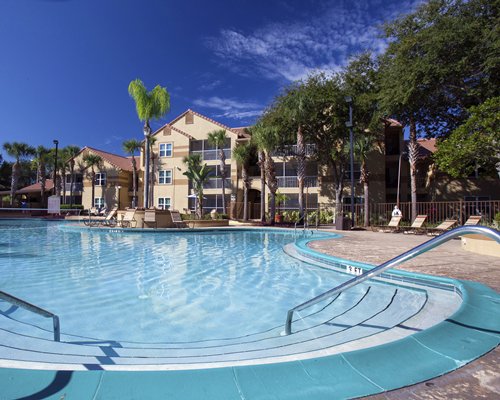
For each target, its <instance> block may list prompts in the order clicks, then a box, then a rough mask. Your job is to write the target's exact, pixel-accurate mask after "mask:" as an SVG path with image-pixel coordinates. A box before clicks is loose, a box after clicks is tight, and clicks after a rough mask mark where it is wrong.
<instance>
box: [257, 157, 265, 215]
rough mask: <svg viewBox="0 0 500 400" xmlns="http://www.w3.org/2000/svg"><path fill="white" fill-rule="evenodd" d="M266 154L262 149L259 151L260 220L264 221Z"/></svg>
mask: <svg viewBox="0 0 500 400" xmlns="http://www.w3.org/2000/svg"><path fill="white" fill-rule="evenodd" d="M265 160H266V155H265V153H264V152H263V151H259V162H258V164H259V168H260V221H261V222H266V167H265Z"/></svg>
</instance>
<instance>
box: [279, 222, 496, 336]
mask: <svg viewBox="0 0 500 400" xmlns="http://www.w3.org/2000/svg"><path fill="white" fill-rule="evenodd" d="M470 233H476V234H480V235H484V236H488V237H490V238H492V239H494V240H496V241H497V242H498V243H500V233H499V232H498V231H496V230H494V229H491V228H487V227H485V226H461V227H458V228H455V229H453V230H451V231H448V232H445V233H443V234H441V235H439V236H437V237H435V238H433V239H431V240H428V241H427V242H425V243H422V244H420V245H418V246H417V247H414V248H413V249H411V250H408V251H407V252H405V253H403V254H400V255H399V256H396V257H394V258H392V259H391V260H389V261H386V262H385V263H383V264H380V265H379V266H377V267H375V268H373V269H370V270H369V271H366V272H365V273H363V274H361V275H359V276H356V277H355V278H353V279H350V280H348V281H346V282H344V283H342V284H341V285H339V286H337V287H334V288H333V289H330V290H328V291H326V292H324V293H322V294H320V295H318V296H316V297H314V298H312V299H310V300H308V301H306V302H304V303H302V304H299V305H298V306H295V307H294V308H291V309H290V310H288V313H287V316H286V322H285V333H286V334H287V335H289V334H291V333H292V318H293V313H294V312H295V311H302V310H304V309H305V308H308V307H311V306H313V305H314V304H317V303H319V302H320V301H322V300H325V299H327V298H329V297H333V296H335V295H336V294H338V293H340V292H342V291H344V290H346V289H349V288H351V287H353V286H356V285H358V284H360V283H361V282H364V281H366V280H368V279H371V278H374V277H376V276H377V275H380V274H381V273H382V272H384V271H385V270H387V269H389V268H393V267H395V266H397V265H399V264H401V263H403V262H405V261H408V260H410V259H412V258H414V257H417V256H418V255H420V254H422V253H425V252H426V251H429V250H432V249H434V248H435V247H437V246H440V245H441V244H443V243H445V242H447V241H449V240H451V239H453V238H455V237H457V236H462V235H466V234H470Z"/></svg>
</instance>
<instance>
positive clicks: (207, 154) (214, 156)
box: [190, 149, 231, 161]
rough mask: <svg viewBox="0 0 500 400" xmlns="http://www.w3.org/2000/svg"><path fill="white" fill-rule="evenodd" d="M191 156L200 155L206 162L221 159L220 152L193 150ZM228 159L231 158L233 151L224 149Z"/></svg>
mask: <svg viewBox="0 0 500 400" xmlns="http://www.w3.org/2000/svg"><path fill="white" fill-rule="evenodd" d="M190 154H200V155H201V158H202V159H203V160H205V161H212V160H218V159H219V150H203V151H202V150H192V151H190ZM224 154H225V155H226V159H228V158H231V149H224Z"/></svg>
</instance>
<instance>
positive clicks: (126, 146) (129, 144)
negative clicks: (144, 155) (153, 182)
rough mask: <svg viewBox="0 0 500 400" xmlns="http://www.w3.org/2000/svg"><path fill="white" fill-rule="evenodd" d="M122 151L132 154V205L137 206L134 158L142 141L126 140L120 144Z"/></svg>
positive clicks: (135, 164)
mask: <svg viewBox="0 0 500 400" xmlns="http://www.w3.org/2000/svg"><path fill="white" fill-rule="evenodd" d="M122 146H123V151H125V153H127V154H128V155H130V156H132V190H133V196H132V207H133V208H135V207H137V162H136V160H135V153H136V152H138V151H140V150H141V149H142V143H141V142H140V141H138V140H135V139H130V140H126V141H124V142H123V144H122Z"/></svg>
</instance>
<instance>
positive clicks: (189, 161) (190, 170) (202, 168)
mask: <svg viewBox="0 0 500 400" xmlns="http://www.w3.org/2000/svg"><path fill="white" fill-rule="evenodd" d="M182 162H183V163H184V164H186V167H187V171H186V172H183V175H185V176H187V177H188V178H189V180H190V181H191V185H192V186H193V191H194V194H195V195H196V198H197V208H198V210H196V213H197V215H198V218H201V217H202V216H203V185H204V184H205V183H206V182H207V181H208V178H209V176H210V169H209V168H208V166H207V164H202V159H201V155H200V154H190V155H189V156H186V157H184V158H183V160H182Z"/></svg>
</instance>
